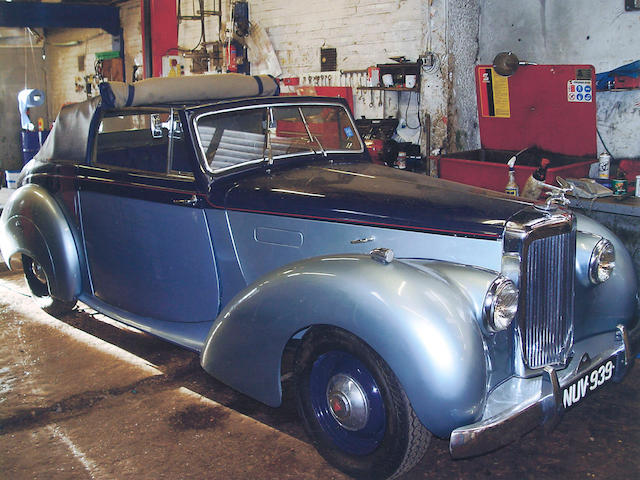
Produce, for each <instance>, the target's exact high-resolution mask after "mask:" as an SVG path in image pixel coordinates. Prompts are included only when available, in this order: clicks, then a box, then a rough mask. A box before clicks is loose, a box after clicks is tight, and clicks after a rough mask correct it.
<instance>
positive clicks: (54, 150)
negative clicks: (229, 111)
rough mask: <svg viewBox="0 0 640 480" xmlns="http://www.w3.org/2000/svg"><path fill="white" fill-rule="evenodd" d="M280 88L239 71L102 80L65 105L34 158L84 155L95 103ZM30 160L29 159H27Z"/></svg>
mask: <svg viewBox="0 0 640 480" xmlns="http://www.w3.org/2000/svg"><path fill="white" fill-rule="evenodd" d="M279 93H280V88H279V86H278V82H277V81H276V80H275V78H273V77H271V76H270V75H256V76H252V77H251V76H248V75H241V74H239V73H228V74H220V75H194V76H189V77H158V78H148V79H146V80H142V81H140V82H135V83H133V84H128V83H122V82H104V83H101V84H100V96H97V97H94V98H90V99H89V100H86V101H84V102H79V103H73V104H69V105H65V106H63V107H62V109H61V110H60V113H59V114H58V118H57V119H56V121H55V123H54V126H53V129H52V130H51V133H50V134H49V136H48V137H47V140H46V141H45V143H44V145H43V146H42V148H41V149H40V151H39V152H38V153H37V154H36V155H35V157H33V160H34V161H35V162H50V161H52V160H59V161H63V162H64V161H67V162H77V161H82V160H84V159H85V158H86V155H87V147H88V140H89V127H90V124H91V119H92V118H93V115H94V113H95V111H96V109H97V108H98V107H99V106H102V107H106V108H122V107H128V106H142V105H154V104H167V103H181V102H185V103H191V102H198V101H200V102H207V101H210V100H221V99H227V98H228V99H231V98H246V97H258V96H263V97H266V96H271V95H278V94H279ZM30 163H31V162H30Z"/></svg>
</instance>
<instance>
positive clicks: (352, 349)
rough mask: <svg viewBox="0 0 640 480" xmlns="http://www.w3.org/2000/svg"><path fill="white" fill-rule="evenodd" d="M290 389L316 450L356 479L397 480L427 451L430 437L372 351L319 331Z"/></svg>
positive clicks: (308, 339)
mask: <svg viewBox="0 0 640 480" xmlns="http://www.w3.org/2000/svg"><path fill="white" fill-rule="evenodd" d="M345 379H346V380H347V381H345ZM350 382H351V383H350ZM353 382H355V383H357V384H358V385H357V388H355V389H354V388H353V384H354V383H353ZM371 382H373V384H371ZM296 386H297V393H296V395H297V403H298V412H299V414H300V416H301V418H302V422H303V425H304V427H305V430H306V431H307V433H308V435H309V436H310V437H311V439H312V440H313V443H314V446H315V447H316V448H317V449H318V451H319V452H320V454H321V455H322V456H323V457H324V458H325V459H326V460H327V461H328V462H329V463H330V464H332V465H333V466H334V467H336V468H338V469H339V470H341V471H343V472H345V473H347V474H348V475H350V476H352V477H354V478H363V479H364V478H366V479H388V478H396V477H398V476H399V475H402V474H403V473H405V472H407V471H409V470H410V469H411V468H413V467H414V466H415V465H416V463H418V462H419V461H420V459H421V458H422V457H423V456H424V454H425V452H426V450H427V448H428V446H429V442H430V441H431V433H430V432H429V431H428V430H427V429H426V428H425V427H424V426H423V425H422V423H421V422H420V420H419V419H418V417H417V416H416V414H415V412H414V411H413V408H412V407H411V404H410V402H409V399H408V398H407V396H406V394H405V392H404V390H403V389H402V386H401V385H400V382H399V381H398V379H397V378H396V376H395V374H394V373H393V372H392V371H391V369H390V368H389V366H388V365H387V364H386V362H385V361H384V360H383V359H382V358H381V357H380V356H379V355H378V354H377V353H376V352H375V351H374V350H373V349H372V348H371V347H369V346H368V345H367V344H366V343H364V342H363V341H362V340H360V339H359V338H357V337H355V336H353V335H351V334H350V333H348V332H346V331H344V330H341V329H334V328H330V329H329V328H318V329H313V330H312V331H310V332H309V333H308V334H307V335H306V336H305V338H304V339H303V342H302V344H301V346H300V349H299V350H298V355H297V360H296ZM347 386H349V387H348V388H347ZM343 387H344V388H343ZM323 389H324V393H323ZM365 392H366V393H365ZM362 399H364V402H362V401H361V400H362ZM343 400H344V401H343ZM332 405H333V406H332ZM363 405H364V406H365V407H366V408H365V407H363ZM358 412H359V413H358ZM363 412H367V413H366V414H364V413H363ZM381 412H384V414H381Z"/></svg>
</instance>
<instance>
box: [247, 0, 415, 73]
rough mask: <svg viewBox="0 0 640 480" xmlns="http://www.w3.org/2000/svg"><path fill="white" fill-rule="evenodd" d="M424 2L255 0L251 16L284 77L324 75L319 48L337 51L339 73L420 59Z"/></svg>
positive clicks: (250, 6)
mask: <svg viewBox="0 0 640 480" xmlns="http://www.w3.org/2000/svg"><path fill="white" fill-rule="evenodd" d="M420 4H421V2H420V0H386V1H381V0H325V1H323V2H317V1H309V0H303V1H297V2H295V3H294V2H282V1H279V0H250V1H249V16H250V19H251V20H252V21H253V22H257V23H259V24H260V25H261V26H262V27H263V28H264V29H265V30H266V31H267V33H268V35H269V38H270V39H271V42H272V43H273V46H274V48H275V50H276V53H277V55H278V57H279V59H280V63H281V65H282V69H283V73H284V74H285V75H296V74H299V73H300V72H310V71H311V72H314V71H319V70H320V48H322V47H323V46H324V47H331V48H336V50H337V54H338V56H337V60H338V69H342V70H352V69H360V68H366V67H368V66H370V65H375V64H377V63H384V62H386V61H387V59H388V57H394V56H401V55H404V56H405V57H407V58H409V59H411V60H415V59H416V58H417V57H418V55H419V53H420V52H421V50H422V47H423V45H422V43H423V42H422V17H421V13H420Z"/></svg>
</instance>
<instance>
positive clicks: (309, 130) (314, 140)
mask: <svg viewBox="0 0 640 480" xmlns="http://www.w3.org/2000/svg"><path fill="white" fill-rule="evenodd" d="M298 112H299V113H300V118H301V119H302V123H303V124H304V128H305V130H306V131H307V135H309V138H310V139H311V141H312V142H316V143H317V144H318V146H319V147H320V151H321V152H322V155H324V156H325V157H326V156H327V152H326V151H325V149H324V147H323V146H322V143H320V140H319V139H318V137H316V136H315V135H314V134H313V133H311V129H310V128H309V124H308V123H307V119H306V118H304V113H302V108H300V107H298ZM311 150H313V153H316V154H317V153H318V152H316V150H315V149H314V148H313V147H311Z"/></svg>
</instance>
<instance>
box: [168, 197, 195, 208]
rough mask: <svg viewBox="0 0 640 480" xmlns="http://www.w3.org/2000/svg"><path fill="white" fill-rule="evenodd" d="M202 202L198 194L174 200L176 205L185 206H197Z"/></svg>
mask: <svg viewBox="0 0 640 480" xmlns="http://www.w3.org/2000/svg"><path fill="white" fill-rule="evenodd" d="M199 202H200V199H199V198H198V196H197V195H193V196H192V197H191V198H187V199H185V200H178V199H176V200H173V203H174V205H182V206H184V207H195V206H196V205H198V203H199Z"/></svg>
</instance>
